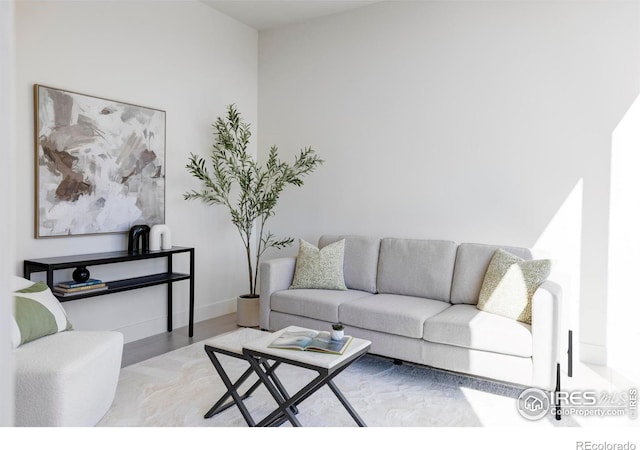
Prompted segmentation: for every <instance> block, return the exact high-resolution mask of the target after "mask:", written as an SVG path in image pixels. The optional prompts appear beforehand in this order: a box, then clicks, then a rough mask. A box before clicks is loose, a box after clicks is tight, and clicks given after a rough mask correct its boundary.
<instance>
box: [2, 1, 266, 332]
mask: <svg viewBox="0 0 640 450" xmlns="http://www.w3.org/2000/svg"><path fill="white" fill-rule="evenodd" d="M16 36H17V38H16V58H17V76H16V93H17V94H16V95H17V98H16V101H17V117H16V119H17V125H16V130H17V135H16V142H17V154H16V157H17V173H18V174H20V175H19V176H18V177H16V180H15V191H16V199H17V205H18V206H17V215H16V228H17V232H16V247H17V248H16V255H15V260H14V272H15V273H16V274H20V273H21V271H22V261H23V260H25V259H29V258H40V257H48V256H57V255H71V254H80V253H93V252H103V251H113V250H125V249H126V246H127V242H126V236H125V235H123V234H116V235H102V236H91V237H70V238H69V237H67V238H53V239H34V237H33V222H34V201H33V198H34V177H33V172H34V136H33V121H34V119H33V114H34V112H33V85H34V84H44V85H47V86H52V87H57V88H62V89H68V90H72V91H76V92H80V93H85V94H90V95H95V96H99V97H104V98H109V99H114V100H120V101H124V102H128V103H133V104H138V105H144V106H149V107H153V108H157V109H162V110H164V111H166V113H167V116H166V117H167V122H166V126H167V128H166V130H167V131H166V136H167V145H166V149H167V150H166V223H167V225H168V226H169V227H170V228H171V231H172V240H173V244H174V245H177V246H189V247H195V248H196V300H195V301H196V321H199V320H203V319H205V318H210V317H214V316H218V315H221V314H226V313H229V312H233V311H234V310H235V303H234V302H233V301H231V300H230V299H232V298H234V297H235V296H237V295H239V294H242V293H245V291H247V290H248V287H247V286H245V284H246V283H245V275H244V270H245V266H244V264H245V262H244V260H243V259H242V256H243V253H242V243H241V241H240V239H239V237H238V236H237V231H236V230H235V229H234V228H232V226H231V224H230V221H229V220H228V217H227V212H226V211H225V210H223V209H220V208H217V207H209V206H206V205H203V204H200V203H195V202H192V203H188V202H186V201H184V200H183V198H182V195H183V193H184V192H186V191H188V190H190V189H192V188H195V187H197V184H196V183H195V180H194V179H192V177H191V176H190V175H189V174H187V172H186V170H185V165H186V163H187V159H188V156H189V153H190V152H194V153H198V154H201V155H206V154H207V152H208V150H209V148H210V146H211V143H212V138H213V135H212V133H211V126H210V125H211V124H212V123H213V122H214V121H215V119H216V117H218V116H220V115H221V114H224V112H225V107H226V105H227V104H230V103H236V104H237V106H238V108H239V110H240V111H241V112H242V113H243V114H244V116H245V118H246V119H247V120H248V121H249V122H251V123H254V124H256V123H257V46H258V41H257V40H258V35H257V32H256V31H255V30H253V29H251V28H249V27H246V26H244V25H242V24H240V23H238V22H236V21H234V20H232V19H230V18H228V17H227V16H225V15H223V14H221V13H219V12H217V11H215V10H213V9H212V8H210V7H207V6H205V5H203V4H202V3H199V2H195V1H193V2H190V1H175V2H174V1H166V2H156V1H126V2H74V1H68V2H65V1H62V2H19V3H18V5H17V8H16ZM252 151H254V152H255V147H254V148H252ZM151 270H164V264H163V262H157V263H149V264H146V265H139V264H137V265H127V266H119V267H117V266H111V267H109V266H101V267H96V268H94V270H93V271H92V275H94V276H96V277H99V278H104V279H107V280H109V279H114V278H121V277H129V276H135V275H136V274H138V272H140V273H142V272H149V271H151ZM174 270H176V271H188V260H187V258H186V257H185V258H182V259H178V257H176V261H175V262H174ZM69 276H70V273H66V272H64V271H63V272H60V273H59V275H58V276H57V281H60V279H62V278H68V277H69ZM165 292H166V288H165V287H164V286H159V287H154V288H148V289H142V290H137V291H131V292H127V293H122V294H118V295H109V296H101V297H95V298H92V299H83V300H78V301H71V302H66V303H65V304H64V306H65V308H66V310H67V312H68V314H69V317H70V321H71V322H72V324H73V325H74V327H75V328H76V329H115V330H121V331H123V332H124V334H125V341H131V340H135V339H138V338H141V337H145V336H148V335H153V334H157V333H160V332H163V331H164V330H165V327H166V315H167V312H166V301H165V298H166V295H165ZM187 293H188V283H186V282H182V283H177V284H176V285H175V286H174V316H173V317H174V327H178V326H183V325H186V323H187V319H188V295H187Z"/></svg>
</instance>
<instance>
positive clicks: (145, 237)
mask: <svg viewBox="0 0 640 450" xmlns="http://www.w3.org/2000/svg"><path fill="white" fill-rule="evenodd" d="M150 231H151V228H149V225H135V226H133V227H131V229H130V230H129V253H147V252H148V251H149V232H150Z"/></svg>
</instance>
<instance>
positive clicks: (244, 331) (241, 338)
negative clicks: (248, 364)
mask: <svg viewBox="0 0 640 450" xmlns="http://www.w3.org/2000/svg"><path fill="white" fill-rule="evenodd" d="M265 336H272V333H269V332H267V331H260V330H256V329H254V328H240V329H238V330H233V331H230V332H228V333H224V334H221V335H218V336H215V337H213V338H211V339H209V340H208V341H205V343H204V344H205V345H208V346H210V347H214V348H216V349H220V350H226V351H228V352H231V353H237V354H238V355H242V347H243V346H244V344H246V343H247V342H251V341H255V340H256V339H259V338H261V337H265Z"/></svg>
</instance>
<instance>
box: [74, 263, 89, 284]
mask: <svg viewBox="0 0 640 450" xmlns="http://www.w3.org/2000/svg"><path fill="white" fill-rule="evenodd" d="M71 277H72V278H73V281H77V282H78V283H84V282H85V281H87V280H88V279H89V277H91V273H89V270H88V269H87V268H86V267H85V266H80V267H77V268H76V270H74V271H73V273H72V274H71Z"/></svg>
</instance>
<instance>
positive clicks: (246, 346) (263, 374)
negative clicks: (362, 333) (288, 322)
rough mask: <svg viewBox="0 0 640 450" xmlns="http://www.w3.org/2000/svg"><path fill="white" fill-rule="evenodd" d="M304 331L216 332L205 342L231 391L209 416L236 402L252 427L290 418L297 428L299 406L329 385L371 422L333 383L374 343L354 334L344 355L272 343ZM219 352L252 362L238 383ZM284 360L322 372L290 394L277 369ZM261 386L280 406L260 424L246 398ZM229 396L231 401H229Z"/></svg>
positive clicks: (353, 414)
mask: <svg viewBox="0 0 640 450" xmlns="http://www.w3.org/2000/svg"><path fill="white" fill-rule="evenodd" d="M301 330H305V328H300V327H296V326H290V327H287V328H284V329H282V330H279V331H276V332H274V333H269V332H266V331H259V330H255V329H252V328H243V329H240V330H236V331H233V332H231V333H226V334H224V335H221V336H217V337H215V338H213V339H210V340H208V341H207V342H205V346H204V348H205V351H206V353H207V355H208V356H209V359H210V360H211V362H212V364H213V366H214V367H215V369H216V371H217V372H218V374H219V375H220V378H221V379H222V381H223V383H224V384H225V386H226V387H227V392H226V393H225V394H224V395H223V396H222V397H221V398H220V399H219V400H218V401H217V402H216V403H215V404H214V405H213V406H212V407H211V409H209V411H208V412H207V413H206V414H205V418H209V417H211V416H213V415H214V414H218V413H219V412H222V411H224V410H226V409H227V408H229V407H231V406H233V405H236V406H237V407H238V409H239V410H240V413H241V414H242V416H243V417H244V419H245V421H246V422H247V425H249V426H251V427H253V426H258V427H263V426H278V425H281V424H282V423H283V422H285V421H287V420H288V421H289V422H291V424H292V425H293V426H301V424H300V421H299V420H298V419H297V418H296V414H297V413H298V405H299V404H300V403H302V402H303V401H304V400H306V399H307V398H309V396H311V395H312V394H313V393H314V392H316V391H317V390H318V389H320V388H321V387H322V386H325V385H326V386H329V388H330V389H331V390H332V391H333V393H334V394H335V395H336V397H337V398H338V400H339V401H340V403H341V404H342V405H343V406H344V408H345V409H346V410H347V412H348V413H349V414H350V415H351V417H352V418H353V419H354V420H355V422H356V423H357V424H358V425H359V426H361V427H364V426H366V424H365V423H364V421H363V420H362V418H361V417H360V416H359V415H358V413H357V412H356V411H355V409H354V408H353V406H351V404H350V403H349V401H348V400H347V399H346V398H345V396H344V394H343V393H342V392H341V391H340V390H339V389H338V387H337V386H336V385H335V384H334V383H333V378H335V377H336V376H337V375H338V374H340V373H341V372H342V371H344V370H345V369H346V368H347V367H349V366H350V365H351V364H352V363H353V362H355V361H357V360H358V359H359V358H361V357H362V356H364V355H365V354H366V353H367V351H369V348H370V347H371V342H369V341H367V340H364V339H358V338H353V339H352V340H351V342H350V344H349V346H348V347H347V349H346V350H345V352H344V353H343V354H342V355H332V354H327V353H318V352H310V351H298V350H283V349H275V348H269V344H271V343H272V342H273V341H274V340H275V339H276V338H277V337H278V336H280V334H282V333H284V332H286V331H301ZM216 354H224V355H227V356H231V357H234V358H239V359H244V360H246V361H248V362H249V365H250V367H249V368H248V369H247V370H246V371H245V372H244V373H243V374H242V375H241V376H240V377H239V378H238V379H237V380H236V381H235V382H232V381H231V380H230V379H229V376H228V375H227V373H226V372H225V370H224V367H223V366H222V364H221V363H220V361H219V359H218V358H217V356H216ZM281 364H290V365H293V366H298V367H303V368H305V369H309V370H312V371H315V372H317V373H318V376H317V377H315V378H314V379H313V380H312V381H311V382H309V383H307V384H306V385H305V386H304V387H302V389H300V390H299V391H298V392H297V393H295V394H294V395H290V394H289V393H288V392H287V390H286V389H285V388H284V386H283V385H282V382H281V381H280V379H279V378H278V377H277V375H276V373H275V370H276V369H277V368H278V367H279V366H280V365H281ZM252 373H256V374H257V375H258V381H256V382H255V383H254V384H253V385H251V387H249V389H247V391H246V392H245V393H244V394H239V393H238V389H239V388H240V387H241V386H242V384H243V383H244V382H245V381H246V380H247V379H248V378H249V376H250V375H251V374H252ZM261 384H264V386H265V387H266V388H267V390H268V391H269V393H270V394H271V395H272V396H273V398H274V400H275V401H276V403H277V404H278V407H277V408H276V409H275V410H274V411H273V412H272V413H270V414H269V415H267V416H266V417H265V418H264V419H263V420H261V421H260V422H258V423H256V422H255V421H254V420H253V418H252V417H251V414H250V413H249V410H248V409H247V407H246V406H245V404H244V400H245V399H246V398H247V397H249V396H250V395H251V394H252V393H253V392H254V391H255V390H256V389H257V388H258V387H259V386H260V385H261ZM230 398H231V400H230V401H229V399H230Z"/></svg>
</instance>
